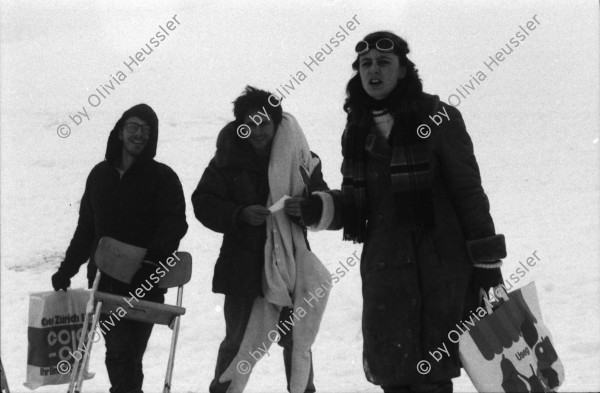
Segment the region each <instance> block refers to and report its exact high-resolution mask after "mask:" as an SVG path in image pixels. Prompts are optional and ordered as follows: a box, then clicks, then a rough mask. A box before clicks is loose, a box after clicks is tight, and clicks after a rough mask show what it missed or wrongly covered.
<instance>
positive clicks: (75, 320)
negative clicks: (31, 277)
mask: <svg viewBox="0 0 600 393" xmlns="http://www.w3.org/2000/svg"><path fill="white" fill-rule="evenodd" d="M89 298H90V292H89V291H87V290H85V289H72V290H71V289H70V290H68V291H66V292H65V291H58V292H55V291H50V292H37V293H32V294H30V295H29V328H28V330H27V340H28V349H27V381H26V382H25V383H24V384H23V385H25V386H26V387H28V388H29V389H36V388H38V387H40V386H44V385H60V384H64V383H69V379H70V377H71V370H72V367H73V363H74V362H75V358H74V357H73V355H74V354H75V353H76V351H77V344H78V341H79V338H80V336H81V329H82V327H83V321H84V318H85V311H86V305H87V302H88V300H89ZM57 366H58V367H57ZM93 376H94V375H93V374H90V373H88V371H87V369H86V370H85V372H84V378H85V379H90V378H92V377H93Z"/></svg>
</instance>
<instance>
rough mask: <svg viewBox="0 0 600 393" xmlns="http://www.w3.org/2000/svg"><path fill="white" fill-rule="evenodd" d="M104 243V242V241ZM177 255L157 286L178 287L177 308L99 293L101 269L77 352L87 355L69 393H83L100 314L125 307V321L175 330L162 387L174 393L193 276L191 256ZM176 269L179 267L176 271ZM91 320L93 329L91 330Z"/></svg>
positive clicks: (76, 367)
mask: <svg viewBox="0 0 600 393" xmlns="http://www.w3.org/2000/svg"><path fill="white" fill-rule="evenodd" d="M101 241H103V239H102V240H101ZM109 241H114V239H110V240H109ZM174 255H175V256H176V258H177V259H178V262H177V263H176V264H175V265H169V266H173V269H172V270H170V271H169V272H168V275H167V276H166V277H169V278H168V279H165V280H164V281H163V280H162V279H161V281H159V284H158V286H159V288H164V289H167V288H173V287H175V286H177V303H176V305H170V304H161V303H156V302H149V301H145V300H139V301H136V302H135V303H133V304H131V305H130V303H128V302H127V301H125V299H124V298H123V297H122V296H118V295H114V294H110V293H106V292H99V291H98V283H99V281H100V276H101V274H102V273H101V272H100V270H99V269H98V272H97V273H96V278H95V279H94V285H93V286H92V290H91V293H90V300H89V301H88V304H87V309H86V314H85V319H84V323H83V328H82V331H81V336H80V338H79V345H78V351H80V352H79V353H80V354H81V353H82V352H81V351H83V350H84V349H85V351H83V356H79V357H77V358H76V359H75V363H74V365H73V370H72V372H71V380H70V382H69V390H68V393H81V392H82V385H83V377H84V370H85V369H86V366H87V364H88V363H89V357H90V354H91V350H92V345H93V343H94V340H93V338H94V336H95V335H94V334H91V332H92V331H95V330H96V327H97V326H98V324H99V318H100V313H101V312H104V313H109V312H110V311H107V307H108V310H112V309H115V308H117V307H123V309H124V310H126V311H127V314H126V315H124V316H123V317H122V318H123V319H130V320H136V321H143V322H148V323H154V324H161V325H168V326H169V327H170V328H171V329H172V330H173V333H172V335H171V347H170V350H169V360H168V362H167V371H166V375H165V383H164V386H163V393H170V392H171V381H172V378H173V369H174V365H175V351H176V347H177V339H178V336H179V326H180V318H181V316H182V315H184V314H185V311H186V310H185V308H183V307H182V303H183V286H184V285H185V284H187V283H188V282H189V281H190V278H191V273H192V256H191V255H190V254H189V253H187V252H185V251H178V252H176V253H174ZM175 266H177V268H176V269H175ZM163 283H164V284H163ZM94 305H95V307H94ZM103 307H104V311H103ZM90 318H91V327H89V322H90ZM88 327H89V330H88ZM90 336H91V337H90ZM96 341H98V340H96Z"/></svg>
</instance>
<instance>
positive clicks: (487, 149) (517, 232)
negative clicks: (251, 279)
mask: <svg viewBox="0 0 600 393" xmlns="http://www.w3.org/2000/svg"><path fill="white" fill-rule="evenodd" d="M371 3H373V2H371ZM0 10H1V22H2V23H1V41H0V48H1V56H0V57H1V66H0V75H1V81H0V85H1V108H0V109H1V110H0V113H1V144H0V145H1V157H2V159H1V183H0V184H1V223H0V228H1V255H0V256H1V356H2V361H3V363H4V367H5V369H6V373H7V376H8V381H9V385H10V387H11V390H12V391H14V392H24V391H27V389H26V388H24V387H23V386H22V383H23V382H24V381H25V370H26V358H27V310H28V304H29V293H30V292H36V291H44V290H51V283H50V276H51V275H52V274H53V273H54V272H55V270H56V268H57V266H58V264H59V263H60V261H61V260H62V257H63V256H64V252H65V250H66V248H67V246H68V244H69V241H70V239H71V236H72V234H73V231H74V229H75V225H76V222H77V216H78V209H79V201H80V198H81V195H82V193H83V189H84V184H85V180H86V177H87V175H88V173H89V171H90V169H91V168H92V167H93V166H94V165H95V164H96V163H97V162H99V161H100V160H102V159H103V157H104V152H105V147H106V140H107V137H108V133H109V131H110V130H111V129H112V126H113V125H114V123H115V122H116V121H117V120H118V118H119V117H120V115H121V113H122V112H123V111H124V110H125V109H127V108H129V107H131V106H132V105H134V104H137V103H139V102H145V103H147V104H149V105H151V106H152V107H153V108H154V109H155V110H156V112H157V114H158V116H159V119H160V134H159V135H160V137H159V145H158V155H157V159H158V160H159V161H162V162H165V163H166V164H168V165H170V166H171V167H172V168H173V169H174V170H175V171H176V172H177V173H178V175H179V177H180V178H181V181H182V183H183V187H184V192H185V195H186V199H187V201H188V211H187V214H188V222H189V224H190V229H189V231H188V233H187V235H186V237H185V238H184V239H183V241H182V245H181V249H183V250H188V251H190V252H191V253H192V255H193V257H194V274H193V277H192V281H191V283H190V284H189V285H188V286H187V287H186V292H185V296H184V305H185V306H186V308H187V314H186V315H185V316H184V317H183V319H182V326H181V333H180V341H179V346H178V351H177V358H176V363H175V374H174V383H173V386H174V391H175V392H206V391H207V390H208V385H209V383H210V381H211V378H212V376H213V370H214V364H215V359H216V354H217V348H218V345H219V343H220V341H221V340H222V338H223V335H224V321H223V316H222V304H223V296H221V295H214V294H212V293H211V290H210V288H211V280H212V271H213V266H214V262H215V260H216V258H217V253H218V250H219V246H220V242H221V236H220V235H219V234H216V233H213V232H211V231H210V230H208V229H206V228H204V227H203V226H202V225H201V224H200V223H199V222H198V221H197V220H196V219H195V218H194V215H193V211H192V207H191V203H189V198H190V196H191V194H192V192H193V190H194V189H195V187H196V184H197V182H198V180H199V179H200V176H201V174H202V171H203V170H204V168H205V166H206V165H207V163H208V161H209V160H210V158H211V157H212V155H213V154H214V150H215V148H214V145H215V141H216V136H217V132H218V131H219V130H220V129H221V128H222V126H223V125H224V124H225V123H226V122H228V121H229V120H231V119H232V113H231V101H232V100H233V99H235V97H237V96H238V95H239V94H240V93H241V91H242V90H243V88H244V87H245V85H246V84H251V85H254V86H258V87H261V88H265V89H269V90H272V91H274V90H275V89H277V88H278V87H280V85H283V84H284V83H288V84H289V80H290V77H291V76H295V75H296V73H297V72H298V71H300V70H302V71H303V72H305V74H306V76H307V78H306V79H305V80H304V81H302V82H300V85H296V88H295V90H294V91H292V92H291V94H289V96H288V97H287V98H286V99H285V100H284V101H283V106H284V110H286V111H289V112H291V113H293V114H294V115H295V116H296V118H297V119H298V121H299V122H300V124H301V126H302V127H303V129H304V131H305V133H306V135H307V138H308V141H309V143H310V144H311V147H312V149H313V150H314V151H315V152H317V153H318V154H320V155H321V157H322V159H323V163H324V167H323V170H324V174H325V176H326V180H327V181H328V182H329V184H330V186H332V187H336V188H339V186H340V184H341V176H340V173H339V167H340V163H341V156H340V136H341V131H342V130H343V127H344V114H343V111H342V103H343V99H344V90H345V85H346V83H347V81H348V79H349V78H350V77H351V75H352V70H351V67H350V64H351V63H352V61H353V60H354V58H355V56H354V53H353V47H354V45H355V43H356V42H357V41H358V40H360V39H361V38H362V37H363V36H364V35H366V34H368V33H369V32H372V31H374V30H380V29H389V30H392V31H394V32H396V33H397V34H399V35H401V36H402V37H404V38H405V39H406V40H407V41H408V43H409V45H410V48H411V53H410V55H409V56H410V58H411V59H412V60H413V62H415V63H416V64H417V66H418V68H419V71H420V75H421V78H422V79H423V82H424V86H425V90H426V91H427V92H430V93H433V94H438V95H439V96H440V98H441V99H442V100H444V101H447V100H448V96H449V95H450V94H453V93H454V92H455V89H456V88H457V87H459V86H460V85H462V84H465V83H468V82H469V80H470V78H471V75H475V73H476V72H477V71H480V70H485V73H486V75H487V78H486V80H485V81H483V82H481V84H480V85H477V86H476V89H475V91H474V92H472V93H471V95H469V96H468V97H467V98H466V99H463V100H462V102H461V103H460V105H459V110H460V111H461V112H462V114H463V117H464V119H465V122H466V125H467V129H468V131H469V133H470V135H471V137H472V139H473V141H474V144H475V151H476V156H477V159H478V162H479V164H480V167H481V172H482V178H483V184H484V187H485V190H486V192H487V195H488V196H489V199H490V202H491V206H492V215H493V217H494V219H495V223H496V228H497V231H498V232H499V233H503V234H505V235H506V239H507V246H508V258H507V259H506V260H505V265H504V268H503V272H504V275H505V277H508V276H509V275H510V274H511V273H513V272H514V271H515V269H516V268H517V267H518V266H519V261H523V262H525V259H526V258H527V257H528V256H530V255H531V254H532V253H533V252H534V251H537V256H539V257H540V259H541V261H540V262H538V264H537V265H536V266H535V267H533V268H531V270H530V272H528V274H527V276H526V277H524V278H523V279H522V280H521V282H520V283H518V284H517V286H521V285H523V284H525V283H527V282H530V281H535V282H536V285H537V288H538V292H539V298H540V303H541V309H542V312H543V315H544V321H545V322H546V324H547V326H548V328H549V329H550V331H551V332H552V334H553V337H554V341H555V345H556V349H557V351H558V354H559V356H560V358H561V359H562V362H563V364H564V367H565V371H566V382H565V384H564V385H563V387H562V389H561V391H598V390H600V305H599V302H598V300H599V299H600V296H599V295H600V259H599V247H598V244H599V233H600V232H599V230H598V229H599V216H600V215H599V209H598V207H599V202H600V200H599V195H600V193H599V176H598V175H599V169H600V165H599V148H600V143H599V142H598V137H599V135H598V134H599V133H598V129H599V127H598V126H599V124H600V116H599V107H600V105H599V103H600V97H599V53H598V50H599V46H600V45H599V31H598V20H599V12H598V2H596V1H585V2H584V1H572V2H568V3H567V2H566V1H565V2H557V1H550V2H548V1H545V2H520V1H519V2H514V1H511V2H510V3H508V2H506V3H504V2H499V1H488V2H485V3H482V2H476V1H460V2H452V3H451V4H449V2H446V1H431V2H429V1H428V2H427V3H424V2H416V1H415V2H407V1H394V2H391V1H390V2H377V3H375V4H369V5H367V3H366V2H364V3H361V2H342V1H332V0H329V1H326V2H320V1H316V0H315V1H310V2H294V3H292V2H286V3H285V5H283V3H280V2H275V1H272V2H260V3H259V2H237V3H231V4H225V3H224V2H221V3H219V5H216V4H214V3H210V4H206V3H204V2H192V1H189V2H183V1H179V2H178V1H173V2H169V3H167V2H159V1H154V2H144V3H143V5H142V3H141V2H138V4H137V5H135V4H130V3H127V5H125V4H122V3H121V2H118V1H113V2H105V1H102V2H85V3H84V2H75V1H73V2H66V1H65V2H54V1H51V2H39V4H36V3H34V2H30V1H18V2H17V1H15V0H12V1H3V2H2V5H1V6H0ZM173 15H177V20H179V21H180V23H181V24H180V25H179V26H178V27H177V28H176V30H175V31H172V32H171V35H170V36H169V37H167V39H166V40H165V41H163V42H161V43H160V46H159V47H158V48H155V49H154V52H153V53H152V54H150V55H149V56H147V57H146V59H145V60H144V61H143V62H141V63H140V65H139V67H135V68H134V70H133V72H130V71H129V70H128V69H127V68H126V66H125V65H124V64H123V61H125V60H127V59H128V58H129V56H135V53H136V52H138V51H139V50H140V48H141V47H142V46H144V45H145V44H146V43H148V41H149V39H150V38H151V37H153V36H154V35H155V33H156V32H157V31H158V30H159V27H158V26H159V25H163V27H164V26H165V23H166V22H167V21H168V20H170V19H171V18H172V17H173ZM355 15H356V19H357V20H358V21H359V22H360V25H357V28H356V29H355V30H354V31H350V32H349V36H348V37H347V38H346V39H345V40H344V42H342V43H341V44H340V46H339V47H337V48H335V49H334V51H333V53H331V54H330V55H328V56H326V58H325V59H324V60H323V62H321V63H320V65H319V66H318V67H313V68H314V69H313V71H312V72H310V71H308V70H307V69H306V67H305V65H304V64H303V62H304V61H309V56H314V54H315V53H316V52H317V51H318V50H320V48H321V46H323V45H324V44H325V43H327V42H329V40H330V38H331V37H334V36H335V34H336V32H338V31H339V27H338V25H345V24H346V22H347V21H348V20H350V19H351V18H352V17H353V16H355ZM534 15H537V19H538V21H540V23H541V24H540V25H539V26H537V28H536V30H535V31H533V32H530V35H529V36H527V38H526V40H525V41H523V42H522V43H521V45H519V47H518V48H516V49H515V50H514V52H513V53H512V54H510V55H509V56H507V57H506V59H505V60H504V62H502V63H500V65H499V66H498V67H497V68H495V69H494V71H493V72H489V71H488V70H487V69H485V68H484V67H485V65H484V64H483V61H488V62H489V60H488V57H489V56H494V55H495V53H496V52H497V51H499V50H500V48H501V47H502V46H503V45H505V44H506V43H508V41H509V40H510V39H511V38H513V37H514V36H515V34H516V32H517V31H519V25H523V26H524V25H525V24H526V23H527V21H529V20H531V18H532V17H533V16H534ZM118 71H125V74H126V75H127V78H126V80H124V81H122V82H121V84H120V85H117V86H116V88H115V90H114V91H112V93H111V94H110V96H107V97H106V98H105V99H102V101H101V103H100V104H99V105H98V106H97V107H95V108H92V107H91V106H90V104H89V103H88V96H89V95H90V94H92V93H93V92H94V90H95V89H96V87H98V86H100V85H102V84H107V83H109V82H110V80H111V76H115V75H116V73H117V72H118ZM83 106H85V107H86V110H87V113H88V115H89V116H90V119H89V120H88V119H85V118H84V119H83V121H82V122H81V124H80V125H75V124H74V123H73V122H72V121H71V120H70V119H69V115H73V114H75V113H76V112H77V111H78V110H79V111H81V110H82V107H83ZM61 124H67V125H68V126H69V127H70V128H71V134H70V136H69V137H67V138H60V137H58V135H57V127H59V126H60V125H61ZM310 241H311V244H312V247H313V249H314V251H315V252H316V254H317V255H318V256H319V257H320V258H321V260H322V261H323V262H324V263H325V264H326V265H327V266H329V267H331V268H333V269H334V268H335V267H334V266H335V265H336V264H337V263H338V261H341V260H345V259H346V258H347V257H349V256H351V254H352V253H353V252H355V251H357V250H358V251H359V252H360V247H358V246H356V245H352V244H350V243H346V242H342V241H341V233H340V232H329V233H320V234H311V235H310ZM83 271H84V268H82V270H81V271H80V274H78V275H77V276H76V277H75V278H74V279H73V285H72V286H73V287H84V286H85V285H86V281H85V277H84V276H85V274H83ZM168 299H169V300H170V301H174V293H171V294H170V295H169V298H168ZM361 307H362V300H361V296H360V276H359V270H358V267H355V268H354V270H353V271H351V272H350V273H349V274H348V275H346V277H344V278H343V279H342V280H341V281H340V282H339V283H338V284H337V286H336V287H335V288H334V289H333V291H332V293H331V297H330V303H329V305H328V311H327V312H326V314H325V318H324V322H323V325H322V328H321V332H320V334H319V336H318V338H317V342H316V344H315V345H314V347H313V353H314V365H315V385H316V387H317V389H318V391H320V392H324V393H328V392H339V393H353V392H378V391H380V390H379V388H377V387H376V386H374V385H371V384H370V383H368V382H367V381H366V380H365V377H364V374H363V371H362V364H361V351H362V337H361V321H360V320H361ZM169 338H170V330H169V329H167V328H165V327H162V326H158V327H156V328H155V330H154V332H153V335H152V337H151V340H150V343H149V347H148V351H147V352H146V356H145V360H144V365H145V374H146V380H145V384H144V387H145V391H146V392H148V393H154V392H159V391H161V386H162V381H163V378H164V368H165V366H166V360H167V356H168V347H169V344H170V339H169ZM103 353H104V344H103V343H100V344H97V346H96V347H95V352H94V356H93V358H92V362H91V369H92V370H94V371H96V372H97V376H96V378H94V379H93V380H91V381H89V382H87V383H86V384H85V385H84V387H85V391H88V392H105V391H107V389H108V386H109V385H108V377H107V375H106V369H105V366H104V356H103ZM64 389H65V387H64V386H60V387H43V388H40V389H39V391H40V392H42V393H43V392H62V391H64ZM284 389H285V376H284V370H283V361H282V353H281V349H280V348H279V347H278V346H275V347H274V348H273V349H272V350H271V356H270V358H266V359H263V360H262V361H261V362H260V363H259V364H258V365H257V367H256V369H255V370H254V373H253V375H252V378H251V379H250V383H249V385H248V388H247V392H255V393H258V392H261V393H265V392H281V391H283V390H284ZM455 391H457V392H467V391H474V388H473V386H472V384H471V382H470V381H469V379H468V377H467V376H466V374H464V373H463V376H461V377H460V378H458V379H456V380H455Z"/></svg>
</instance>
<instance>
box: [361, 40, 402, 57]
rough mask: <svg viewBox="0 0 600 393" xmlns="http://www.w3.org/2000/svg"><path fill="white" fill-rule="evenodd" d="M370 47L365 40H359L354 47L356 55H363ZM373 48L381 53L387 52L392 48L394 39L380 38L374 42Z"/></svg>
mask: <svg viewBox="0 0 600 393" xmlns="http://www.w3.org/2000/svg"><path fill="white" fill-rule="evenodd" d="M370 49H371V48H370V47H369V43H368V42H367V41H359V42H358V44H356V47H355V48H354V50H355V51H356V53H357V54H358V55H364V54H365V53H367V52H368V51H369V50H370ZM375 49H377V50H378V51H380V52H383V53H389V52H391V51H393V50H394V41H392V40H391V39H389V38H380V39H379V40H377V41H376V42H375Z"/></svg>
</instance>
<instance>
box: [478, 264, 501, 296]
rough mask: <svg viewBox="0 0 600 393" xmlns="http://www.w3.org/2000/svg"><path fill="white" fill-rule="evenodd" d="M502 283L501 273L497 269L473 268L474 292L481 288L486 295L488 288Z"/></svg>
mask: <svg viewBox="0 0 600 393" xmlns="http://www.w3.org/2000/svg"><path fill="white" fill-rule="evenodd" d="M502 282H503V278H502V271H501V270H500V268H499V267H496V268H492V269H486V268H482V267H475V268H473V287H474V289H475V290H476V291H479V288H483V290H484V291H485V293H488V292H489V290H490V288H492V287H495V286H496V285H500V284H502Z"/></svg>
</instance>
